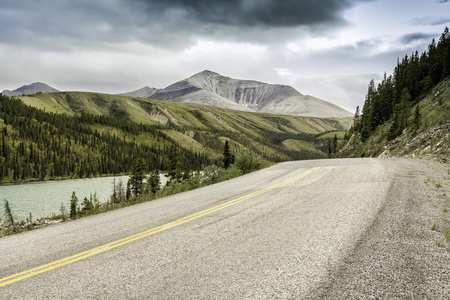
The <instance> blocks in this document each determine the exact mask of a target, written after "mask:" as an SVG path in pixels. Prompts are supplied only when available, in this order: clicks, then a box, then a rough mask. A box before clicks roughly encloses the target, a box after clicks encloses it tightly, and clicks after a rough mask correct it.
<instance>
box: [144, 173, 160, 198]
mask: <svg viewBox="0 0 450 300" xmlns="http://www.w3.org/2000/svg"><path fill="white" fill-rule="evenodd" d="M147 186H148V188H147V189H148V192H151V193H152V194H156V193H157V192H158V191H159V189H160V186H161V181H160V179H159V170H155V171H153V172H151V173H150V175H149V177H148V180H147Z"/></svg>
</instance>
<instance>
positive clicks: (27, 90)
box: [2, 82, 59, 97]
mask: <svg viewBox="0 0 450 300" xmlns="http://www.w3.org/2000/svg"><path fill="white" fill-rule="evenodd" d="M54 92H59V91H58V90H57V89H55V88H52V87H51V86H49V85H47V84H45V83H42V82H35V83H32V84H30V85H24V86H22V87H20V88H18V89H15V90H14V91H10V90H4V91H3V92H2V94H3V95H5V96H9V97H12V96H22V95H33V94H37V93H54Z"/></svg>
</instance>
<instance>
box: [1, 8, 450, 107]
mask: <svg viewBox="0 0 450 300" xmlns="http://www.w3.org/2000/svg"><path fill="white" fill-rule="evenodd" d="M446 26H448V27H450V1H449V0H216V1H215V0H76V1H75V0H39V1H36V0H0V68H1V69H0V91H1V90H3V89H10V90H13V89H16V88H18V87H20V86H22V85H24V84H30V83H33V82H36V81H40V82H44V83H47V84H49V85H50V86H52V87H54V88H56V89H59V90H80V91H92V92H104V93H121V92H128V91H132V90H136V89H139V88H141V87H143V86H150V87H156V88H164V87H166V86H168V85H170V84H172V83H174V82H176V81H179V80H182V79H184V78H187V77H189V76H191V75H193V74H195V73H198V72H200V71H203V70H205V69H208V70H211V71H215V72H218V73H220V74H222V75H225V76H229V77H233V78H239V79H253V80H258V81H263V82H267V83H279V84H287V85H291V86H293V87H294V88H296V89H297V90H298V91H299V92H301V93H303V94H308V95H313V96H315V97H318V98H321V99H324V100H327V101H330V102H333V103H335V104H337V105H340V106H341V107H343V108H345V109H347V110H349V111H351V112H354V111H355V108H356V105H362V104H363V102H364V96H365V94H366V91H367V86H368V84H369V81H370V80H371V79H375V80H379V79H380V78H382V76H383V73H384V72H387V73H388V74H391V73H392V71H393V68H394V66H395V65H396V60H397V57H403V56H404V55H405V54H410V53H411V52H413V51H415V50H419V52H422V51H425V50H426V49H427V46H428V44H429V43H430V42H431V40H432V38H435V39H436V41H437V40H438V39H439V36H440V35H441V34H442V32H443V31H444V28H445V27H446Z"/></svg>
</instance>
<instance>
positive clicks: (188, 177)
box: [0, 141, 271, 237]
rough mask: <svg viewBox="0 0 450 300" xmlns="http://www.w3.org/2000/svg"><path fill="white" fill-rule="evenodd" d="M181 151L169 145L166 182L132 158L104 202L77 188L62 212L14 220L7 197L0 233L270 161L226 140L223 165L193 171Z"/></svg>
mask: <svg viewBox="0 0 450 300" xmlns="http://www.w3.org/2000/svg"><path fill="white" fill-rule="evenodd" d="M180 157H181V153H180V151H179V150H178V149H177V148H176V147H172V148H171V149H170V154H169V161H168V170H167V175H166V176H167V177H168V179H169V180H168V181H167V183H166V184H165V185H164V186H161V183H160V176H159V175H160V171H159V170H157V169H154V170H149V169H148V167H147V165H146V162H145V160H144V159H143V158H137V159H136V160H134V161H133V163H132V167H131V175H130V178H129V180H128V182H127V184H124V183H123V182H122V181H121V180H119V181H117V182H116V181H115V179H114V182H113V189H112V194H111V196H110V199H109V200H108V201H106V202H103V203H101V202H100V201H99V199H98V198H97V196H96V195H95V194H94V195H91V196H90V197H89V199H88V198H87V197H85V198H84V199H78V197H77V195H76V194H75V192H73V193H72V195H71V197H70V206H69V208H68V209H66V207H65V206H64V204H61V209H60V212H58V213H54V214H53V215H52V216H50V217H46V218H41V219H39V220H32V216H31V213H30V216H29V217H28V218H27V219H26V220H20V221H19V222H15V221H14V217H13V212H12V209H11V207H10V206H9V202H8V200H6V199H5V200H4V207H5V215H4V216H3V217H4V219H3V220H2V219H0V222H1V221H2V224H1V226H0V237H2V236H6V235H11V234H16V233H19V232H23V231H28V230H32V229H36V228H40V227H45V226H47V225H51V224H56V223H60V222H65V221H68V220H74V219H78V218H82V217H86V216H90V215H95V214H99V213H103V212H106V211H110V210H114V209H118V208H122V207H126V206H130V205H133V204H137V203H142V202H147V201H151V200H154V199H158V198H161V197H166V196H170V195H174V194H177V193H181V192H185V191H189V190H192V189H196V188H200V187H203V186H207V185H210V184H214V183H218V182H221V181H225V180H228V179H231V178H234V177H238V176H241V175H244V174H247V173H250V172H253V171H256V170H259V169H262V168H265V167H268V166H270V165H271V163H270V162H268V161H267V160H264V159H263V158H261V157H260V156H258V155H254V154H251V153H248V152H243V153H239V154H238V155H234V154H233V153H232V152H231V151H230V147H229V142H228V141H226V142H225V146H224V149H223V164H222V166H220V167H219V166H216V165H210V166H207V167H204V168H203V169H201V170H197V171H192V170H188V169H184V170H183V167H182V165H181V163H180Z"/></svg>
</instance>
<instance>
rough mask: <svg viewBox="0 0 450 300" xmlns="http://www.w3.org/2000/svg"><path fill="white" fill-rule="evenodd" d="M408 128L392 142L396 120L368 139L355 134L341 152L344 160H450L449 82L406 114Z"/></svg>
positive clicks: (445, 82) (446, 81)
mask: <svg viewBox="0 0 450 300" xmlns="http://www.w3.org/2000/svg"><path fill="white" fill-rule="evenodd" d="M405 118H406V120H407V124H408V125H406V127H405V128H404V129H403V130H402V131H401V133H400V135H398V136H397V137H395V138H393V139H389V138H388V134H389V132H390V130H391V128H392V127H393V124H394V120H391V121H389V122H386V123H385V124H383V125H380V126H378V127H377V129H376V130H375V131H374V132H373V133H372V134H371V135H370V136H369V137H368V138H367V139H366V141H365V142H362V141H361V133H359V132H355V133H353V135H352V136H351V137H350V140H349V141H348V142H347V143H346V144H345V145H344V146H343V148H342V149H341V150H340V152H339V155H340V156H343V157H364V156H365V157H378V156H381V157H395V156H409V157H432V158H435V159H438V160H440V161H442V162H447V163H448V162H449V159H450V79H447V80H445V81H443V82H441V83H440V84H439V85H438V86H436V87H435V88H434V89H433V90H432V91H431V92H430V93H429V94H428V95H427V96H426V97H424V98H423V100H422V101H420V102H419V103H417V104H416V105H414V106H413V107H411V108H409V109H408V110H407V111H406V117H405Z"/></svg>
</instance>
